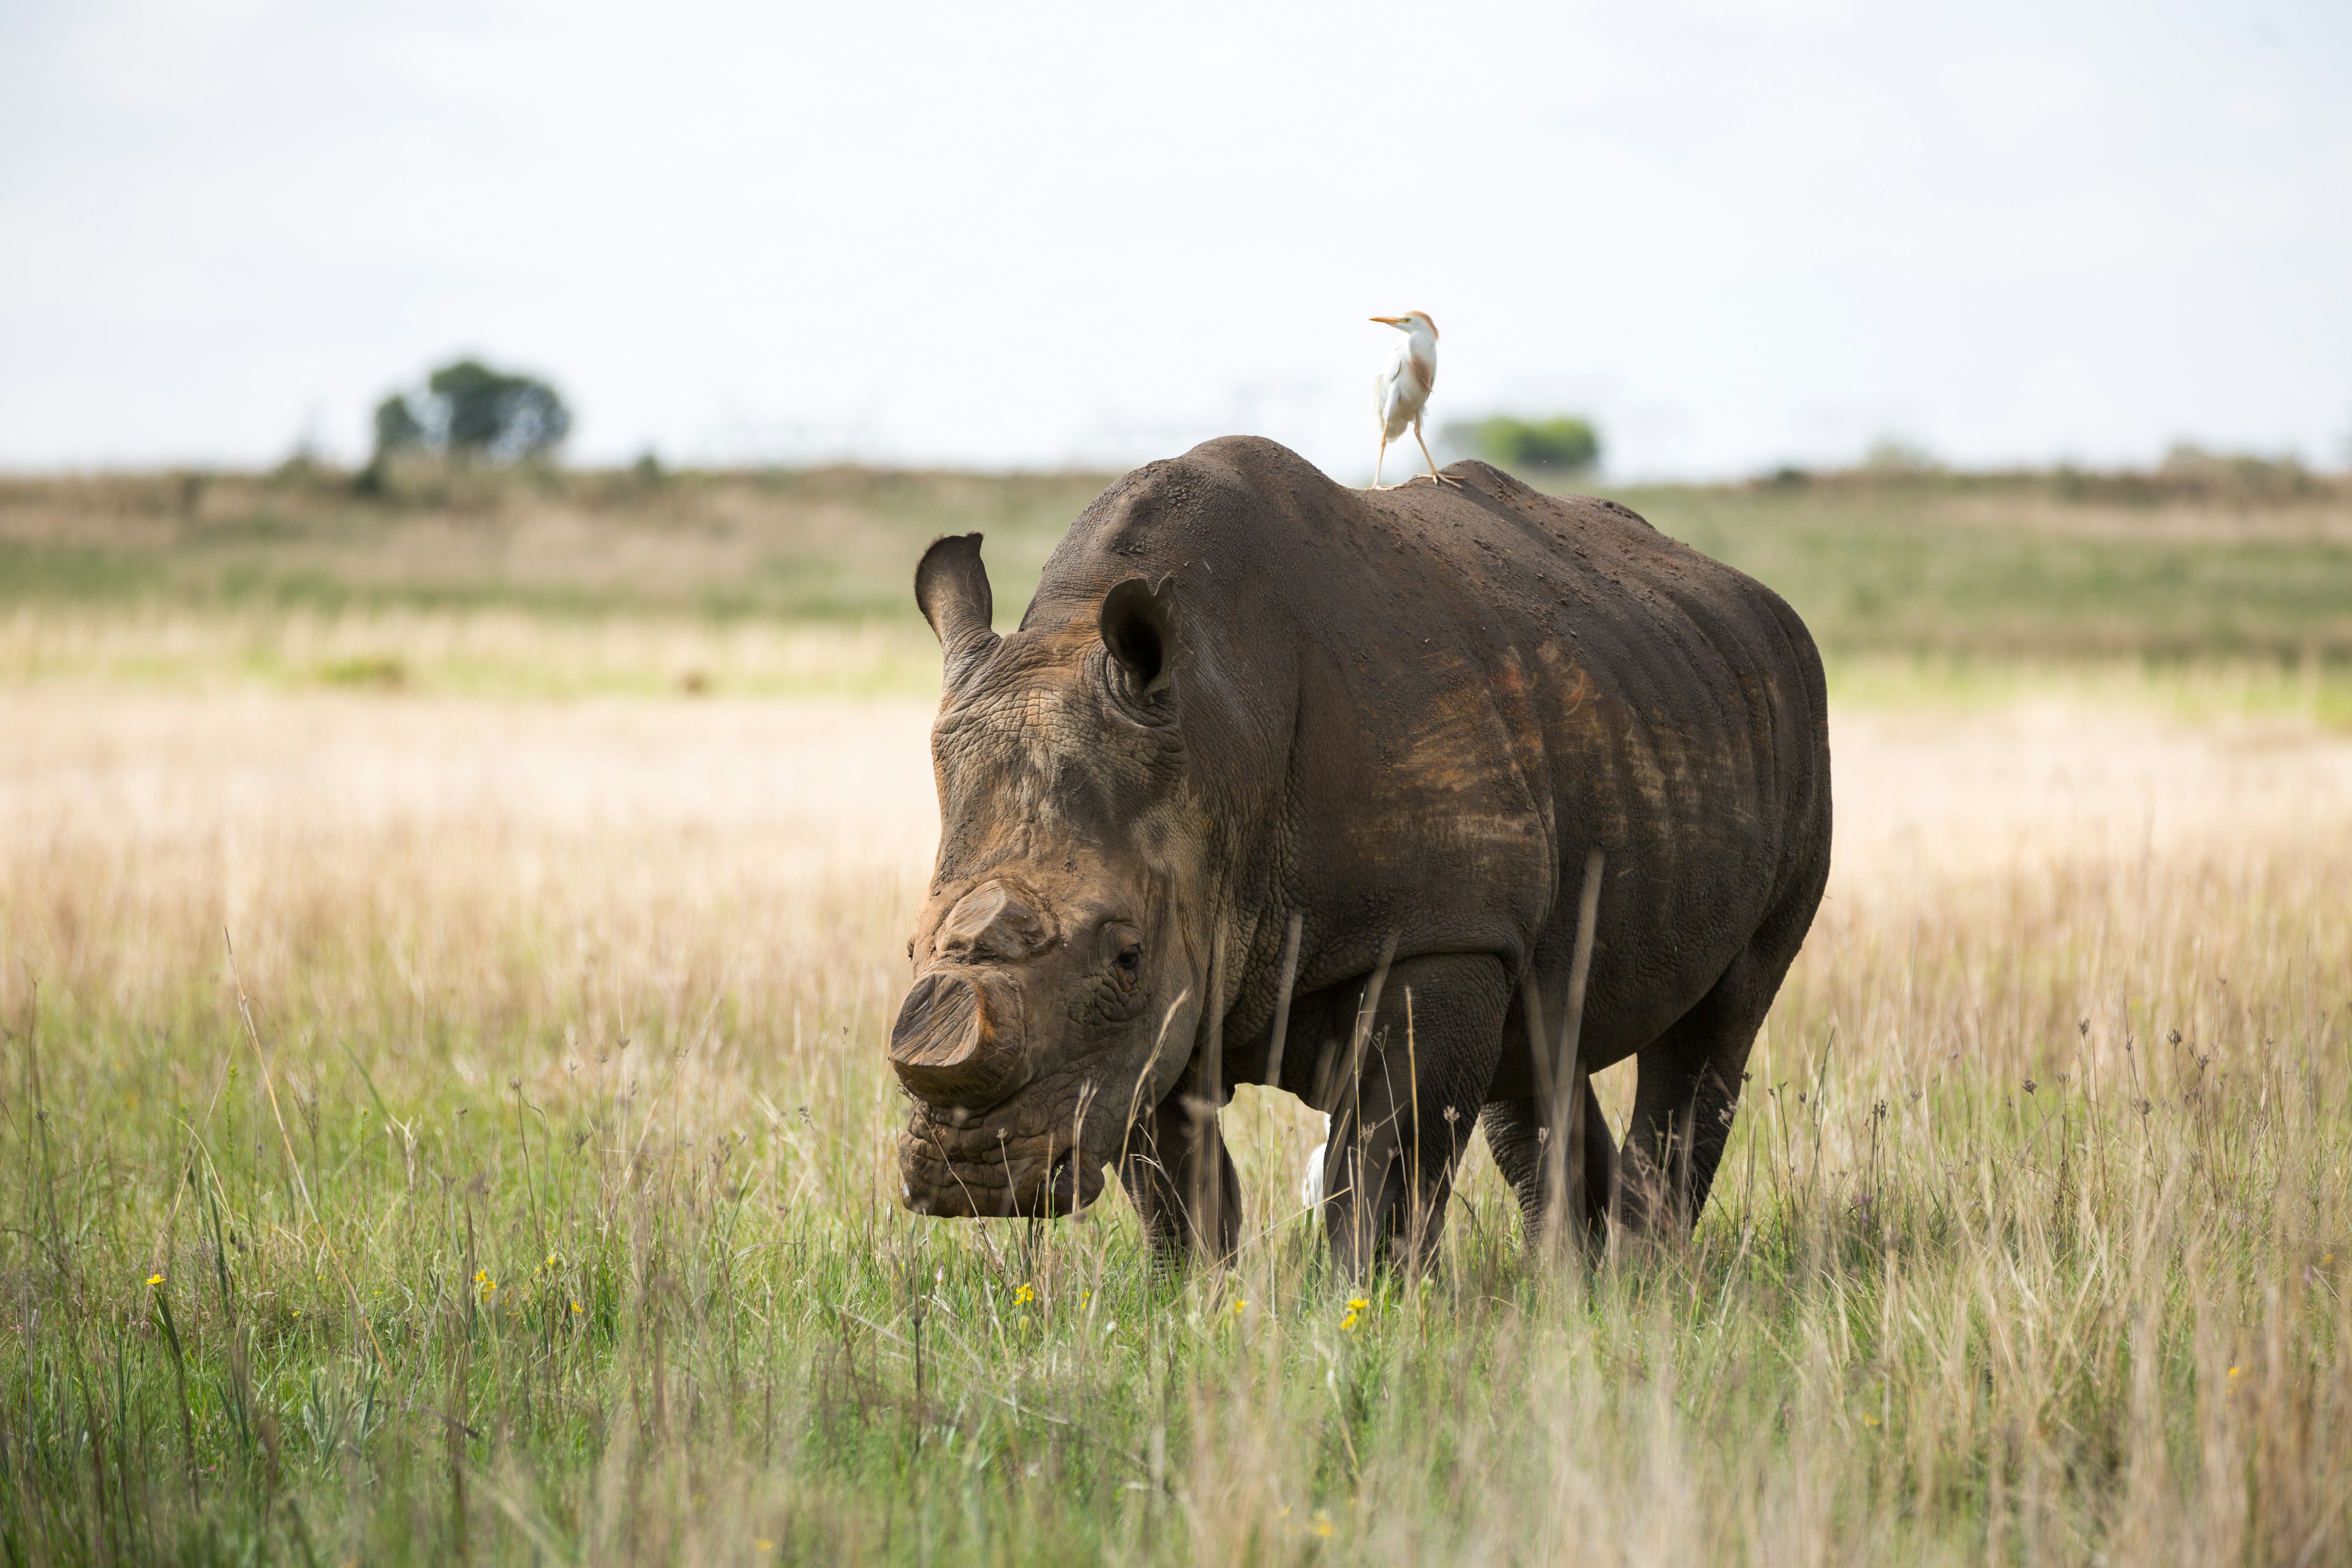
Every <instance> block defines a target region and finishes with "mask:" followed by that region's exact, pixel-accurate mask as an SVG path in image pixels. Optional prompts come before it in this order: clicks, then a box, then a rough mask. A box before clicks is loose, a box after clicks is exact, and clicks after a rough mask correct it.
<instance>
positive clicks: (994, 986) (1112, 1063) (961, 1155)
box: [890, 533, 1207, 1215]
mask: <svg viewBox="0 0 2352 1568" xmlns="http://www.w3.org/2000/svg"><path fill="white" fill-rule="evenodd" d="M915 596H916V600H917V602H918V603H919V604H920V605H921V606H922V609H923V614H924V616H926V617H927V618H928V619H929V621H930V623H931V627H932V629H933V630H934V631H935V632H937V633H938V634H939V638H940V648H941V650H942V653H943V655H944V657H945V662H946V683H945V691H944V694H943V695H942V697H941V700H940V716H939V719H938V721H937V722H936V723H935V724H934V725H933V727H932V731H931V755H932V762H933V767H934V770H935V772H936V773H937V778H938V784H939V792H940V856H939V865H938V868H937V870H936V872H935V874H934V876H933V878H932V880H931V888H930V896H929V899H927V900H925V902H924V905H923V910H922V913H921V916H920V917H919V919H918V921H916V925H915V935H914V940H913V942H911V943H910V944H909V946H908V954H909V956H910V957H911V958H912V959H913V961H914V984H912V986H910V987H909V989H908V992H907V998H906V1001H905V1003H904V1004H903V1005H901V1006H900V1008H899V1011H898V1022H897V1024H896V1026H894V1027H893V1028H892V1030H891V1034H890V1065H891V1067H892V1068H894V1069H895V1070H896V1071H897V1073H898V1080H899V1082H900V1083H901V1084H902V1085H904V1086H905V1088H906V1089H907V1091H908V1094H909V1095H910V1096H911V1097H912V1098H913V1100H914V1106H913V1110H912V1113H911V1115H910V1116H909V1118H908V1127H907V1131H906V1132H905V1133H904V1134H903V1135H902V1136H901V1138H900V1141H899V1168H900V1173H901V1175H902V1178H903V1182H904V1188H903V1191H904V1196H905V1200H906V1203H907V1205H908V1206H909V1207H910V1208H913V1209H915V1210H917V1211H918V1212H920V1213H926V1214H936V1215H1049V1214H1066V1213H1069V1212H1071V1211H1073V1210H1075V1209H1077V1208H1079V1207H1081V1206H1083V1205H1086V1204H1087V1203H1090V1202H1092V1201H1093V1199H1094V1198H1095V1196H1096V1194H1098V1193H1099V1192H1100V1191H1101V1189H1102V1184H1103V1176H1104V1173H1105V1171H1106V1170H1107V1169H1108V1168H1110V1167H1111V1166H1112V1165H1113V1164H1115V1163H1116V1161H1117V1159H1118V1153H1119V1149H1120V1144H1121V1142H1122V1140H1123V1139H1124V1138H1125V1136H1126V1133H1127V1129H1128V1126H1129V1121H1131V1119H1132V1118H1133V1117H1134V1116H1135V1115H1136V1114H1137V1113H1138V1112H1139V1111H1141V1110H1145V1109H1148V1108H1149V1107H1150V1106H1151V1105H1153V1104H1155V1103H1157V1102H1158V1100H1160V1098H1161V1097H1163V1096H1164V1095H1165V1094H1166V1093H1167V1092H1168V1091H1169V1089H1171V1086H1172V1085H1173V1084H1174V1082H1175V1080H1176V1079H1177V1078H1178V1076H1179V1075H1180V1074H1181V1072H1182V1070H1183V1068H1184V1067H1185V1065H1186V1063H1187V1061H1188V1060H1189V1059H1190V1058H1191V1057H1192V1040H1193V1035H1194V1031H1195V1028H1196V1026H1197V1025H1198V1022H1199V1019H1200V1016H1201V1009H1202V999H1203V993H1204V989H1205V986H1204V982H1205V980H1206V978H1207V976H1206V973H1205V971H1206V965H1205V963H1203V962H1202V955H1201V954H1200V953H1198V952H1195V951H1193V949H1194V948H1196V947H1197V946H1198V945H1199V942H1198V940H1197V938H1193V939H1190V940H1188V937H1187V934H1186V933H1187V932H1188V931H1199V930H1200V929H1202V926H1203V924H1204V922H1203V921H1201V920H1200V919H1199V918H1198V913H1199V910H1200V909H1201V908H1202V876H1201V868H1202V866H1203V865H1205V863H1206V856H1205V854H1204V853H1203V849H1204V843H1205V835H1204V834H1203V833H1202V832H1201V831H1199V830H1198V829H1197V826H1196V825H1193V824H1192V823H1189V822H1188V821H1187V820H1186V808H1185V807H1184V805H1182V801H1183V799H1184V795H1183V791H1182V787H1181V785H1182V776H1183V747H1182V742H1181V735H1180V731H1179V727H1178V724H1177V710H1176V683H1175V665H1176V652H1177V648H1176V597H1175V590H1174V586H1173V584H1162V585H1160V587H1159V588H1158V590H1157V591H1156V592H1155V590H1154V588H1153V586H1152V585H1151V584H1147V583H1145V582H1144V581H1143V580H1142V579H1140V578H1132V579H1129V580H1128V581H1127V582H1123V583H1120V584H1117V585H1116V586H1114V587H1112V588H1111V589H1110V590H1109V592H1108V595H1106V596H1105V597H1104V598H1103V600H1102V601H1101V604H1100V607H1099V609H1098V611H1097V612H1096V613H1094V614H1091V615H1087V616H1078V617H1075V618H1069V619H1067V620H1066V622H1065V624H1061V625H1040V626H1024V628H1023V629H1021V630H1019V631H1016V632H1014V633H1013V635H1011V636H1010V637H998V636H997V635H996V634H995V632H994V631H993V630H992V629H991V627H990V624H989V623H990V610H991V595H990V590H989V584H988V574H987V571H986V569H985V568H984V567H983V566H982V564H981V560H980V535H978V534H976V533H975V534H970V535H965V536H961V537H956V538H949V539H943V540H940V542H938V543H937V544H934V545H933V546H932V547H931V549H930V551H929V553H927V554H926V555H925V556H924V557H923V563H922V565H921V566H920V567H919V569H918V570H917V573H916V577H915Z"/></svg>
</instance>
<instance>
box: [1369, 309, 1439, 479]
mask: <svg viewBox="0 0 2352 1568" xmlns="http://www.w3.org/2000/svg"><path fill="white" fill-rule="evenodd" d="M1372 320H1373V321H1378V322H1380V323H1381V325H1382V326H1384V327H1394V328H1395V329H1396V330H1397V331H1400V332H1402V333H1403V334H1404V342H1401V343H1399V344H1397V346H1396V349H1395V351H1394V352H1393V353H1391V354H1390V355H1389V363H1387V365H1386V366H1384V367H1383V368H1382V369H1381V374H1379V375H1377V376H1375V377H1373V378H1372V405H1373V406H1374V407H1375V408H1377V409H1378V410H1379V411H1380V416H1381V454H1380V456H1379V457H1377V458H1373V459H1372V489H1376V490H1383V489H1388V488H1389V487H1388V486H1386V485H1384V484H1382V483H1381V465H1382V464H1383V463H1385V462H1387V461H1388V456H1389V443H1390V442H1391V441H1393V440H1395V439H1396V438H1397V437H1400V436H1402V435H1403V434H1404V433H1405V427H1406V426H1412V438H1413V439H1414V440H1415V441H1420V442H1421V455H1422V456H1423V457H1424V458H1429V477H1430V478H1431V479H1434V480H1436V481H1437V482H1438V483H1439V484H1441V485H1455V486H1456V488H1459V485H1458V481H1456V480H1454V479H1447V478H1446V477H1445V476H1444V474H1441V473H1439V472H1438V471H1437V459H1436V458H1431V457H1430V456H1429V443H1428V442H1427V441H1423V440H1422V437H1421V411H1422V410H1423V408H1426V407H1427V406H1428V405H1429V394H1430V390H1431V388H1433V387H1434V386H1435V385H1436V384H1437V323H1436V322H1435V321H1431V320H1430V319H1429V317H1428V316H1427V315H1426V314H1424V313H1423V312H1422V311H1420V310H1407V311H1406V312H1405V313H1404V314H1403V315H1402V316H1374V317H1373V318H1372ZM1408 482H1410V481H1408Z"/></svg>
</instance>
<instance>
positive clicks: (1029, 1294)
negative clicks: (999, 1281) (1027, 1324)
mask: <svg viewBox="0 0 2352 1568" xmlns="http://www.w3.org/2000/svg"><path fill="white" fill-rule="evenodd" d="M1036 1299H1037V1292H1036V1291H1035V1290H1034V1289H1032V1288H1030V1287H1029V1286H1027V1285H1024V1286H1022V1287H1021V1289H1018V1290H1015V1291H1014V1292H1013V1305H1014V1306H1016V1307H1025V1306H1027V1305H1028V1304H1029V1303H1030V1302H1032V1301H1034V1300H1036Z"/></svg>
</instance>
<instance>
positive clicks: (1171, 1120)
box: [1118, 1087, 1242, 1261]
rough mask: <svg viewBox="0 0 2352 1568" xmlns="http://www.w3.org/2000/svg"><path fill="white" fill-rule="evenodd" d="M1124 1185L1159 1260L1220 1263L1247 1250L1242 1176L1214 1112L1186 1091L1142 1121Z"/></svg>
mask: <svg viewBox="0 0 2352 1568" xmlns="http://www.w3.org/2000/svg"><path fill="white" fill-rule="evenodd" d="M1118 1180H1119V1184H1120V1185H1121V1186H1123V1187H1125V1188H1126V1189H1127V1195H1128V1196H1129V1198H1130V1199H1131V1200H1133V1202H1134V1204H1135V1212H1136V1213H1137V1215H1139V1216H1140V1217H1141V1218H1142V1221H1143V1234H1144V1236H1145V1237H1146V1238H1147V1239H1148V1240H1150V1243H1151V1250H1152V1252H1153V1253H1154V1254H1155V1255H1157V1256H1159V1257H1160V1258H1163V1259H1167V1260H1171V1261H1172V1260H1174V1259H1176V1258H1180V1257H1184V1256H1197V1255H1199V1254H1202V1253H1203V1252H1205V1253H1206V1254H1207V1255H1208V1256H1210V1257H1211V1258H1215V1259H1218V1260H1221V1261H1222V1260H1225V1259H1229V1258H1232V1257H1233V1256H1234V1251H1235V1250H1236V1249H1237V1248H1238V1247H1240V1246H1241V1229H1242V1184H1241V1175H1240V1173H1238V1172H1236V1171H1235V1170H1234V1157H1233V1155H1232V1154H1230V1153H1229V1152H1226V1149H1225V1140H1224V1137H1223V1134H1221V1133H1220V1132H1219V1131H1217V1123H1216V1119H1215V1116H1214V1115H1213V1113H1210V1112H1206V1111H1203V1110H1201V1108H1200V1106H1199V1102H1198V1101H1196V1100H1192V1097H1191V1096H1189V1095H1187V1094H1185V1093H1184V1092H1183V1090H1182V1089H1181V1087H1180V1088H1179V1089H1178V1091H1177V1092H1176V1093H1174V1094H1171V1095H1170V1096H1169V1097H1168V1098H1167V1099H1166V1100H1161V1101H1160V1103H1159V1104H1158V1105H1156V1106H1154V1107H1153V1108H1152V1109H1151V1110H1149V1111H1146V1112H1145V1113H1144V1114H1143V1115H1142V1116H1140V1117H1139V1118H1137V1120H1136V1123H1135V1126H1134V1128H1133V1129H1132V1130H1131V1131H1129V1134H1128V1142H1127V1153H1126V1157H1125V1158H1124V1159H1122V1160H1121V1161H1120V1162H1119V1166H1118Z"/></svg>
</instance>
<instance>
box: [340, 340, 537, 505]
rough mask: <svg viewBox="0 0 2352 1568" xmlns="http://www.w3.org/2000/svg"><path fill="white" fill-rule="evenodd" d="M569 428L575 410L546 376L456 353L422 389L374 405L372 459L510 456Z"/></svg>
mask: <svg viewBox="0 0 2352 1568" xmlns="http://www.w3.org/2000/svg"><path fill="white" fill-rule="evenodd" d="M571 433H572V411H571V410H570V409H569V408H566V407H565V406H564V405H563V398H562V395H561V394H559V393H558V392H557V391H556V390H555V388H553V387H552V386H550V385H549V384H547V383H546V382H543V381H541V380H539V379H538V378H537V377H535V376H529V375H517V374H510V373H508V372H505V371H497V370H492V369H491V368H490V367H489V366H488V365H486V364H484V363H481V362H480V361H479V360H471V359H464V360H458V361H457V362H456V363H451V364H445V365H443V366H442V367H441V368H440V369H438V370H436V371H435V372H434V373H433V374H431V375H429V376H427V377H426V378H425V385H424V386H423V387H422V388H421V389H418V390H415V391H410V392H396V393H394V394H393V395H391V396H390V397H387V398H385V399H384V400H383V402H382V403H379V404H378V405H376V410H375V462H374V463H373V464H371V465H370V467H371V468H376V469H377V471H378V472H379V473H380V472H381V468H380V467H379V465H381V464H382V462H383V459H384V458H387V457H390V456H392V455H393V454H394V453H398V452H404V451H428V452H438V453H441V454H443V455H445V456H448V457H457V458H488V459H489V460H491V461H493V462H501V463H511V462H515V461H517V460H519V459H521V458H539V457H544V456H546V455H547V454H548V453H550V452H552V451H553V450H554V449H555V448H556V447H560V446H562V444H563V438H564V437H566V436H569V435H570V434H571ZM379 483H380V481H379Z"/></svg>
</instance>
